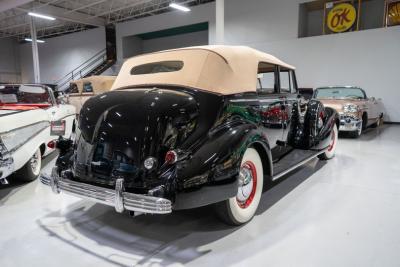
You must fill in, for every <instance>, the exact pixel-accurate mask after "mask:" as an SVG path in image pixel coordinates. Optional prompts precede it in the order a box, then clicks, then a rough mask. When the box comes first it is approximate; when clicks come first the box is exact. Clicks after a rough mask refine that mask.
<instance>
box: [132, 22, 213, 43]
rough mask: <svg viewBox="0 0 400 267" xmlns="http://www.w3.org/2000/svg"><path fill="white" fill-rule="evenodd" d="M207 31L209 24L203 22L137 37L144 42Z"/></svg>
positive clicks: (142, 34)
mask: <svg viewBox="0 0 400 267" xmlns="http://www.w3.org/2000/svg"><path fill="white" fill-rule="evenodd" d="M206 30H208V22H202V23H197V24H191V25H186V26H181V27H176V28H169V29H166V30H161V31H155V32H146V33H141V34H138V35H136V37H139V38H141V39H143V40H150V39H155V38H161V37H168V36H173V35H180V34H185V33H192V32H199V31H206Z"/></svg>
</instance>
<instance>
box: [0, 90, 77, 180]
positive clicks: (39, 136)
mask: <svg viewBox="0 0 400 267" xmlns="http://www.w3.org/2000/svg"><path fill="white" fill-rule="evenodd" d="M74 123H75V107H74V106H71V105H67V104H65V103H64V102H63V101H60V100H58V99H56V97H55V94H54V92H53V90H52V89H51V88H50V87H48V86H46V85H30V84H4V85H0V183H2V184H6V183H7V180H6V178H7V177H8V176H10V175H11V174H13V173H14V172H16V175H15V177H16V178H18V179H19V180H22V181H26V182H27V181H32V180H35V179H36V178H37V177H38V176H39V173H40V169H41V158H42V157H43V156H45V155H47V154H49V153H50V152H52V151H54V140H55V139H57V138H58V137H59V136H62V137H64V138H70V137H71V134H72V129H73V127H74V126H73V125H74Z"/></svg>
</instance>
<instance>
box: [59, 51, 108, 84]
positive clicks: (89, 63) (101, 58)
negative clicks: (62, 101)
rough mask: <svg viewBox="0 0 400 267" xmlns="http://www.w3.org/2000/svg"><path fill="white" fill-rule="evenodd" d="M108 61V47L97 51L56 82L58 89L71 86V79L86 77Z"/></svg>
mask: <svg viewBox="0 0 400 267" xmlns="http://www.w3.org/2000/svg"><path fill="white" fill-rule="evenodd" d="M106 61H107V53H106V49H103V50H101V51H99V52H97V53H96V54H95V55H94V56H92V57H91V58H89V59H88V60H86V61H85V62H83V63H82V64H80V65H79V66H78V67H76V68H75V69H73V70H72V71H70V72H69V73H67V74H66V75H64V76H63V77H62V78H61V79H59V80H58V81H56V82H55V83H56V84H57V86H58V90H60V91H64V90H66V89H67V88H68V87H69V83H70V82H71V81H74V80H77V79H81V78H84V77H85V76H86V75H87V74H89V73H90V72H91V71H93V70H94V69H96V68H97V67H99V66H100V65H101V64H103V63H104V62H106Z"/></svg>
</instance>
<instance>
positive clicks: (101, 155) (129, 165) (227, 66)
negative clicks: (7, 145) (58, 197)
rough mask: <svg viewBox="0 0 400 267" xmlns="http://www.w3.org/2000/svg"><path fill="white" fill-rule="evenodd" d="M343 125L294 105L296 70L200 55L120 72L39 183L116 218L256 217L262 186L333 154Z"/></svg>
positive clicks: (270, 60)
mask: <svg viewBox="0 0 400 267" xmlns="http://www.w3.org/2000/svg"><path fill="white" fill-rule="evenodd" d="M337 126H338V115H337V113H336V112H335V111H334V110H333V109H330V108H324V106H323V105H322V104H321V103H320V102H318V101H316V100H310V101H307V102H306V101H304V99H302V98H300V97H298V93H297V82H296V77H295V71H294V67H292V66H290V65H288V64H286V63H284V62H282V61H280V60H279V59H277V58H275V57H273V56H271V55H268V54H265V53H262V52H259V51H257V50H254V49H251V48H248V47H235V46H203V47H189V48H183V49H176V50H168V51H161V52H156V53H151V54H146V55H141V56H137V57H133V58H131V59H129V60H127V61H126V62H125V63H124V65H123V66H122V69H121V71H120V73H119V75H118V77H117V79H116V81H115V83H114V85H113V88H112V90H111V91H110V92H107V93H104V94H101V95H98V96H95V97H93V98H91V99H89V100H88V101H87V102H86V103H85V104H84V106H83V107H82V110H81V112H80V114H79V127H77V135H76V139H75V141H71V140H66V139H61V138H60V139H59V140H58V142H57V145H56V146H57V147H58V149H59V150H60V156H59V158H58V159H57V163H56V166H55V167H54V168H53V170H52V174H51V175H50V176H46V175H42V176H41V181H42V183H44V184H46V185H50V186H51V187H52V190H53V191H54V192H55V193H60V192H65V193H70V194H73V195H77V196H79V197H84V198H88V199H90V200H93V201H95V202H99V203H103V204H106V205H110V206H113V207H115V209H116V211H117V212H123V211H124V210H127V211H131V212H144V213H153V214H155V213H157V214H166V213H170V212H172V211H173V210H179V209H189V208H195V207H200V206H206V205H210V204H215V205H214V206H215V207H216V210H217V211H218V214H219V215H220V217H221V218H222V219H224V220H225V221H226V222H227V223H230V224H234V225H239V224H242V223H246V222H248V221H249V220H251V218H252V217H253V216H254V214H255V212H256V210H257V207H258V204H259V202H260V198H261V194H262V190H263V185H266V184H267V182H268V181H272V180H276V179H278V178H280V177H282V176H284V175H285V174H287V173H289V172H290V171H291V170H293V169H295V168H297V167H298V166H300V165H302V164H304V163H305V162H307V161H308V160H310V159H312V158H315V157H319V158H321V159H330V158H332V157H333V156H334V154H335V148H336V142H337Z"/></svg>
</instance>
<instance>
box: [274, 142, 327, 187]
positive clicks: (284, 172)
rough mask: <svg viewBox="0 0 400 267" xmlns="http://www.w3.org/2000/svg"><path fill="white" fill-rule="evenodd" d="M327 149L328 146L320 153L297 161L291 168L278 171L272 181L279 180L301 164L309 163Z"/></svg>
mask: <svg viewBox="0 0 400 267" xmlns="http://www.w3.org/2000/svg"><path fill="white" fill-rule="evenodd" d="M327 150H328V148H325V149H324V150H321V151H320V152H318V153H316V154H314V155H312V156H310V157H308V158H306V159H304V160H303V161H301V162H299V163H297V164H296V165H293V166H292V167H290V168H289V169H287V170H285V171H283V172H281V173H278V174H277V175H274V176H273V177H272V181H275V180H278V179H279V178H282V176H285V175H286V174H288V173H289V172H291V171H293V170H295V169H297V168H298V167H300V166H301V165H303V164H305V163H307V162H308V161H310V160H312V159H314V158H316V157H318V156H319V155H321V154H322V153H325V152H326V151H327Z"/></svg>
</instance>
